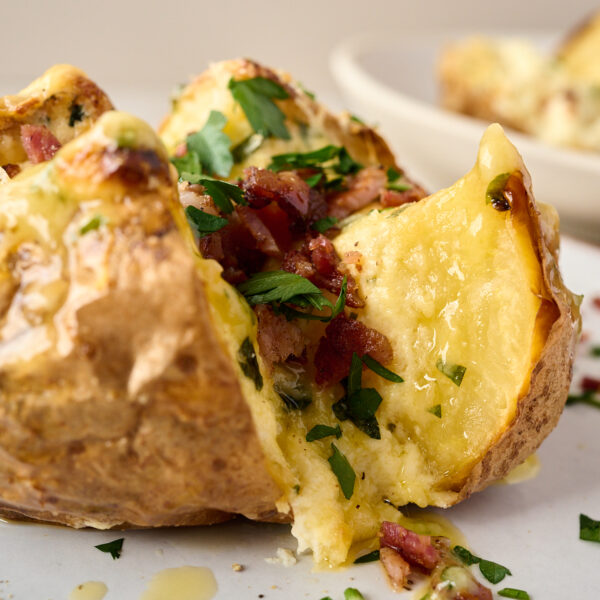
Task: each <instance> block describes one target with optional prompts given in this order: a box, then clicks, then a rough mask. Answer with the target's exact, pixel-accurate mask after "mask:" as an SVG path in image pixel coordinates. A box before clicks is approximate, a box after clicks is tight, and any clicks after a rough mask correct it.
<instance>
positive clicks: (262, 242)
mask: <svg viewBox="0 0 600 600" xmlns="http://www.w3.org/2000/svg"><path fill="white" fill-rule="evenodd" d="M235 212H236V213H237V215H238V217H239V218H240V221H241V222H242V224H243V225H244V226H245V227H246V229H248V231H249V232H250V234H251V235H252V237H253V238H254V239H255V240H256V246H257V248H258V249H259V250H260V251H261V252H263V253H264V254H266V255H267V256H272V257H275V258H281V256H282V252H281V250H280V249H279V246H278V245H277V242H276V241H275V238H274V237H273V236H272V234H271V232H270V231H269V228H268V227H267V226H266V225H265V224H264V223H263V222H262V221H261V220H260V217H259V216H258V214H257V212H256V211H255V210H252V209H251V208H250V207H248V206H236V208H235Z"/></svg>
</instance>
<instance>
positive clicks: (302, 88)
mask: <svg viewBox="0 0 600 600" xmlns="http://www.w3.org/2000/svg"><path fill="white" fill-rule="evenodd" d="M298 87H299V88H300V89H301V90H302V91H303V92H304V93H305V94H306V95H307V96H308V97H309V98H310V99H311V100H315V99H316V96H315V94H314V92H309V91H308V90H307V89H306V88H305V87H304V85H303V84H302V83H300V82H299V81H298Z"/></svg>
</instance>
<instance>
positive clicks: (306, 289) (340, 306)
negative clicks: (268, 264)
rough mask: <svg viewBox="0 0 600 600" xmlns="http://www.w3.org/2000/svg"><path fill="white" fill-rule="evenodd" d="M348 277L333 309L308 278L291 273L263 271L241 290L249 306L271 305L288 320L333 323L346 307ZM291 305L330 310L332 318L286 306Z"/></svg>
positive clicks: (241, 286) (245, 282)
mask: <svg viewBox="0 0 600 600" xmlns="http://www.w3.org/2000/svg"><path fill="white" fill-rule="evenodd" d="M347 287H348V283H347V280H346V277H344V280H343V282H342V289H341V291H340V295H339V296H338V299H337V301H336V303H335V305H333V304H332V303H331V302H330V301H329V299H328V298H326V297H325V296H324V295H323V292H322V291H321V290H320V289H319V288H318V287H317V286H316V285H314V284H313V283H311V282H310V281H309V280H308V279H306V278H305V277H302V276H300V275H296V274H295V273H288V272H287V271H264V272H262V273H256V274H255V275H253V276H252V277H250V279H248V280H246V281H244V282H243V283H240V285H238V290H239V291H240V292H241V293H242V294H243V295H244V296H245V297H246V300H247V301H248V303H249V304H251V305H253V306H254V305H255V304H271V305H272V306H273V309H274V311H275V313H276V314H283V315H285V317H286V318H288V320H291V319H293V318H300V319H312V320H318V321H323V322H327V321H331V319H334V318H335V317H337V315H339V314H340V313H341V312H342V311H343V310H344V306H345V305H346V291H347ZM288 304H292V305H294V306H299V307H302V308H315V309H316V310H323V309H325V308H329V309H331V314H330V315H329V316H319V315H313V314H311V313H305V312H302V311H299V310H296V309H294V308H292V307H291V306H287V305H288Z"/></svg>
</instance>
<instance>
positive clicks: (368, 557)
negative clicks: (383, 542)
mask: <svg viewBox="0 0 600 600" xmlns="http://www.w3.org/2000/svg"><path fill="white" fill-rule="evenodd" d="M376 560H379V550H373V552H369V553H368V554H363V555H362V556H359V557H358V558H357V559H356V560H355V561H354V564H355V565H361V564H363V563H369V562H374V561H376Z"/></svg>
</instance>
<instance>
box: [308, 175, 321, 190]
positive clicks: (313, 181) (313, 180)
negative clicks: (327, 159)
mask: <svg viewBox="0 0 600 600" xmlns="http://www.w3.org/2000/svg"><path fill="white" fill-rule="evenodd" d="M321 179H323V173H316V174H315V175H311V176H310V177H307V178H306V179H305V180H304V183H306V185H308V187H310V188H314V187H315V186H316V185H317V184H318V183H319V181H321Z"/></svg>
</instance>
